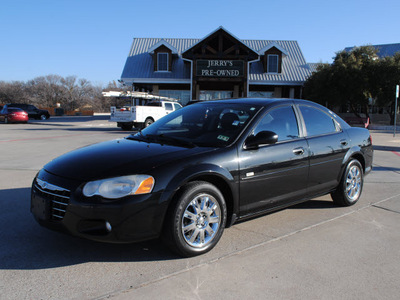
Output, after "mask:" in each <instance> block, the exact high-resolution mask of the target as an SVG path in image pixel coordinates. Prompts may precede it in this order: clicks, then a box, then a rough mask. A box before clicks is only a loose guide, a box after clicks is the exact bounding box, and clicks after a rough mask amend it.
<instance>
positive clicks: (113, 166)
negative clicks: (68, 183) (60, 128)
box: [44, 139, 213, 181]
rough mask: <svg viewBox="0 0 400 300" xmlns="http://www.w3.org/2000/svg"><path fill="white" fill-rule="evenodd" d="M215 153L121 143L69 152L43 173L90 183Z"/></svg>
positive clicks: (120, 141)
mask: <svg viewBox="0 0 400 300" xmlns="http://www.w3.org/2000/svg"><path fill="white" fill-rule="evenodd" d="M212 149H213V148H203V147H194V148H185V147H179V146H171V145H165V144H164V145H162V144H157V143H147V142H142V141H137V140H129V139H118V140H113V141H108V142H103V143H99V144H94V145H90V146H86V147H83V148H80V149H77V150H74V151H71V152H68V153H66V154H64V155H61V156H60V157H58V158H56V159H54V160H52V161H51V162H49V163H48V164H46V165H45V166H44V169H45V170H46V171H47V172H49V173H52V174H54V175H57V176H62V177H66V178H71V179H78V180H84V181H89V180H96V179H101V178H109V177H116V176H124V175H129V174H143V173H145V172H149V171H150V170H151V169H153V168H155V167H157V166H160V165H163V164H165V163H170V162H173V161H175V160H177V159H185V158H187V157H189V156H192V155H195V154H199V153H204V152H208V151H211V150H212Z"/></svg>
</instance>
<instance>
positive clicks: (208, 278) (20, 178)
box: [0, 117, 400, 299]
mask: <svg viewBox="0 0 400 300" xmlns="http://www.w3.org/2000/svg"><path fill="white" fill-rule="evenodd" d="M50 120H52V122H32V123H30V124H17V125H4V124H0V148H1V154H2V155H1V156H0V227H1V228H3V230H2V231H0V241H1V243H0V291H1V296H0V298H1V299H3V298H4V299H98V298H111V299H136V298H140V299H151V298H155V299H159V298H163V299H203V298H211V297H212V298H217V297H218V298H222V299H226V298H230V299H239V298H245V299H255V298H261V297H262V298H266V299H294V298H310V299H316V298H318V299H319V298H322V299H338V298H341V299H378V298H379V299H397V298H398V295H399V294H400V287H399V285H398V278H399V277H400V259H399V258H400V251H399V249H400V234H399V232H400V231H399V229H400V228H399V227H400V219H399V213H400V205H399V203H400V156H399V155H400V139H399V138H393V135H392V134H391V133H383V132H373V133H372V134H373V143H374V145H375V148H376V150H375V156H374V171H373V172H372V173H371V174H370V175H368V176H367V177H366V181H365V185H364V191H363V196H362V198H361V200H360V201H359V202H358V203H357V204H356V205H355V206H353V207H350V208H339V207H334V206H333V205H332V202H331V201H330V197H329V196H324V197H319V198H317V199H313V200H312V201H309V202H306V203H303V204H300V205H297V206H294V207H292V208H289V209H285V210H282V211H279V212H276V213H273V214H269V215H267V216H264V217H260V218H257V219H254V220H251V221H248V222H243V223H240V224H236V225H234V226H233V227H231V228H228V229H227V230H225V232H224V236H223V237H222V239H221V241H220V243H219V244H218V245H217V247H216V248H215V249H213V251H211V252H210V253H207V254H206V255H203V256H200V257H195V258H190V259H181V258H179V257H177V256H176V255H174V254H172V253H171V252H169V250H168V249H167V248H165V247H164V246H163V244H161V243H160V242H159V241H149V242H145V243H138V244H132V245H113V244H101V243H94V242H90V241H86V240H81V239H77V238H73V237H70V236H65V235H62V234H59V233H56V232H52V231H49V230H47V229H44V228H41V227H40V226H39V225H38V224H37V223H36V222H35V221H34V220H33V218H32V216H31V215H30V213H29V194H30V185H31V182H32V179H33V177H34V176H35V174H36V172H37V171H38V170H39V169H40V168H41V167H42V166H43V165H44V164H45V163H46V162H48V161H49V160H50V159H52V158H54V157H56V156H58V155H60V154H62V153H65V152H68V151H70V150H72V149H75V148H78V147H82V146H84V145H87V144H92V143H95V142H100V141H104V140H110V139H113V138H121V137H123V136H125V135H126V132H125V133H124V132H121V131H120V130H118V129H117V128H116V127H115V125H114V124H112V123H111V124H110V123H108V122H107V120H106V119H90V118H84V117H82V118H81V119H78V118H72V119H71V118H70V119H68V118H64V119H62V118H59V119H58V120H56V118H54V119H50Z"/></svg>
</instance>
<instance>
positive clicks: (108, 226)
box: [106, 221, 112, 232]
mask: <svg viewBox="0 0 400 300" xmlns="http://www.w3.org/2000/svg"><path fill="white" fill-rule="evenodd" d="M106 230H107V231H108V232H111V230H112V227H111V224H110V223H109V222H107V221H106Z"/></svg>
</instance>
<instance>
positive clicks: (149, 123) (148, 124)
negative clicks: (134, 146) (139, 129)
mask: <svg viewBox="0 0 400 300" xmlns="http://www.w3.org/2000/svg"><path fill="white" fill-rule="evenodd" d="M153 123H154V120H153V119H152V118H147V119H146V120H145V121H144V123H143V128H146V127H148V126H150V125H151V124H153Z"/></svg>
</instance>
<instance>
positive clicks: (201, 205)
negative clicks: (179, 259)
mask: <svg viewBox="0 0 400 300" xmlns="http://www.w3.org/2000/svg"><path fill="white" fill-rule="evenodd" d="M226 215H227V209H226V204H225V200H224V197H223V195H222V193H221V192H220V191H219V189H218V188H216V187H215V186H214V185H212V184H210V183H208V182H204V181H195V182H191V183H188V184H186V185H185V186H183V187H182V189H181V192H180V193H179V194H178V195H177V197H176V199H175V202H174V204H173V206H172V207H171V210H170V211H169V213H168V214H167V218H170V219H167V220H166V222H165V227H164V232H163V236H162V237H163V240H164V242H165V243H166V244H167V245H168V246H169V247H170V248H171V250H172V251H174V252H176V253H177V254H179V255H181V256H183V257H191V256H196V255H200V254H204V253H206V252H208V251H210V250H211V249H212V248H214V247H215V245H216V244H217V243H218V241H219V239H220V238H221V236H222V233H223V231H224V228H225V224H226Z"/></svg>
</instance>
